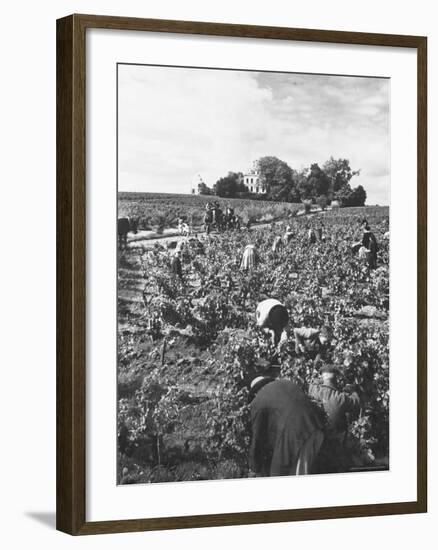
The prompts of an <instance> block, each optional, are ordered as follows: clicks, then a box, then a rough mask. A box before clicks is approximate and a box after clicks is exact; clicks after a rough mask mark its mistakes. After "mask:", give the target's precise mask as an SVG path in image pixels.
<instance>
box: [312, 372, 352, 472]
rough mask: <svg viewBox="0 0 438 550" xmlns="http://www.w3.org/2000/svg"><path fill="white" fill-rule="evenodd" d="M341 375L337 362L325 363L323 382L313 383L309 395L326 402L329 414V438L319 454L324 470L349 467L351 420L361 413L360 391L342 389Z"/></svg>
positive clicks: (320, 467)
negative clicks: (348, 436)
mask: <svg viewBox="0 0 438 550" xmlns="http://www.w3.org/2000/svg"><path fill="white" fill-rule="evenodd" d="M340 374H341V373H340V371H339V369H338V368H337V367H335V366H334V365H325V366H324V367H322V368H321V370H320V375H321V382H320V383H316V384H311V385H310V386H309V396H310V397H311V398H312V399H315V400H316V401H318V402H319V403H320V404H321V405H322V407H323V409H324V411H325V413H326V415H327V424H326V428H325V441H324V446H323V449H322V451H321V456H320V457H319V466H318V469H319V471H320V473H333V472H345V471H347V470H348V458H347V456H346V449H345V443H346V437H347V427H348V420H349V418H351V417H353V416H355V415H356V414H357V413H358V412H359V410H360V403H361V400H360V397H359V394H358V392H357V391H353V392H347V391H341V390H339V388H338V378H339V376H340Z"/></svg>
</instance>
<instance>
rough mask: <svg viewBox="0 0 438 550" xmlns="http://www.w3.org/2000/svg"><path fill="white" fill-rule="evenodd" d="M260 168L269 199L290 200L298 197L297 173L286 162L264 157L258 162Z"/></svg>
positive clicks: (261, 178)
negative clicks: (296, 188) (296, 189)
mask: <svg viewBox="0 0 438 550" xmlns="http://www.w3.org/2000/svg"><path fill="white" fill-rule="evenodd" d="M258 168H259V172H260V180H261V182H262V183H263V185H264V186H265V188H266V189H267V196H268V199H271V200H290V198H291V197H296V195H297V193H296V191H295V186H296V184H295V173H294V171H293V170H292V168H291V167H290V166H289V165H288V164H287V163H286V162H284V161H282V160H280V159H279V158H277V157H269V156H267V157H262V158H261V159H259V161H258Z"/></svg>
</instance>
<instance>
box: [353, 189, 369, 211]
mask: <svg viewBox="0 0 438 550" xmlns="http://www.w3.org/2000/svg"><path fill="white" fill-rule="evenodd" d="M366 200H367V192H366V191H365V189H364V188H363V187H362V185H358V186H357V187H355V188H354V189H353V191H352V192H351V197H350V206H364V205H365V201H366Z"/></svg>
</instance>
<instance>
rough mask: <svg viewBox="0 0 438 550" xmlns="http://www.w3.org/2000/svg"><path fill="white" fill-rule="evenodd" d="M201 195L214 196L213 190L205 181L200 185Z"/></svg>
mask: <svg viewBox="0 0 438 550" xmlns="http://www.w3.org/2000/svg"><path fill="white" fill-rule="evenodd" d="M199 194H200V195H212V194H213V190H212V189H211V188H210V187H208V185H207V184H206V183H204V182H203V181H202V182H200V183H199Z"/></svg>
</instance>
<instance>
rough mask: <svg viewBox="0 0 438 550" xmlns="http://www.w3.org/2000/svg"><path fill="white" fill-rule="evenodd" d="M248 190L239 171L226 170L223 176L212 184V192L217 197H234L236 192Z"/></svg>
mask: <svg viewBox="0 0 438 550" xmlns="http://www.w3.org/2000/svg"><path fill="white" fill-rule="evenodd" d="M245 191H248V189H247V187H246V186H245V185H244V184H243V182H242V174H241V173H240V172H228V175H227V176H225V177H224V178H220V179H218V180H217V182H216V183H215V185H214V192H215V194H216V195H217V196H218V197H227V198H234V197H236V196H237V194H238V193H242V192H245Z"/></svg>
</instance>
